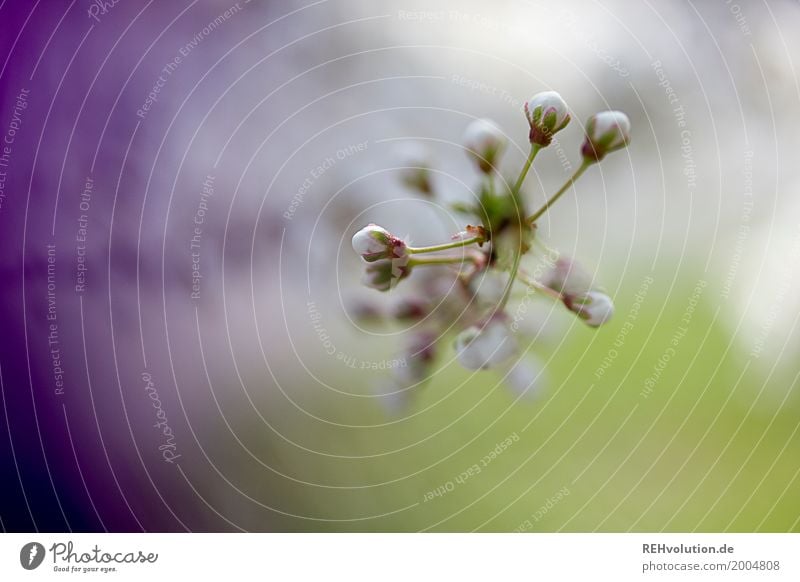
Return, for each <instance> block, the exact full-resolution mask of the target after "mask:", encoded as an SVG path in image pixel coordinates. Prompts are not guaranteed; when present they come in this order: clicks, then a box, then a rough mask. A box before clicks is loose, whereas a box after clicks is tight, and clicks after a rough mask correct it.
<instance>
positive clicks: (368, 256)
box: [352, 224, 406, 263]
mask: <svg viewBox="0 0 800 582" xmlns="http://www.w3.org/2000/svg"><path fill="white" fill-rule="evenodd" d="M352 242H353V250H354V251H355V252H357V253H358V254H359V255H361V258H362V259H364V260H365V261H367V262H368V263H372V262H374V261H378V260H380V259H392V258H395V259H399V258H402V257H404V256H406V243H405V242H404V241H403V240H402V239H400V238H398V237H396V236H394V235H393V234H392V233H390V232H389V231H388V230H386V229H385V228H383V227H380V226H378V225H377V224H368V225H367V226H365V227H364V228H362V229H361V230H359V231H358V232H357V233H355V234H354V235H353V241H352Z"/></svg>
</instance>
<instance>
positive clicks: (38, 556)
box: [19, 542, 45, 570]
mask: <svg viewBox="0 0 800 582" xmlns="http://www.w3.org/2000/svg"><path fill="white" fill-rule="evenodd" d="M44 553H45V552H44V546H43V545H42V544H40V543H39V542H28V543H27V544H25V545H24V546H22V549H21V550H20V551H19V563H20V564H22V567H23V568H25V569H26V570H35V569H36V568H38V567H39V566H41V565H42V562H43V561H44Z"/></svg>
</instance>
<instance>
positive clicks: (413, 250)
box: [406, 236, 483, 255]
mask: <svg viewBox="0 0 800 582" xmlns="http://www.w3.org/2000/svg"><path fill="white" fill-rule="evenodd" d="M477 242H483V238H482V237H479V236H476V237H473V238H467V239H464V240H456V241H453V242H450V243H444V244H441V245H433V246H430V247H406V251H407V252H408V254H410V255H418V254H421V253H433V252H436V251H446V250H447V249H454V248H457V247H465V246H467V245H471V244H473V243H477Z"/></svg>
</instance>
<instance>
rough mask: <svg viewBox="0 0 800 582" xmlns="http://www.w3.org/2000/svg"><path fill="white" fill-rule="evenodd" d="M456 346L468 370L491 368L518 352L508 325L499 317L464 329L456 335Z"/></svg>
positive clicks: (459, 358)
mask: <svg viewBox="0 0 800 582" xmlns="http://www.w3.org/2000/svg"><path fill="white" fill-rule="evenodd" d="M455 348H456V354H457V356H458V361H459V362H460V363H461V365H462V366H464V367H465V368H467V369H468V370H480V369H484V368H491V367H493V366H496V365H497V364H500V363H502V362H504V361H505V360H507V359H508V358H510V357H511V356H513V355H514V354H515V353H516V352H517V345H516V342H515V341H514V338H513V337H512V336H511V333H510V332H509V329H508V326H507V325H506V323H505V321H503V320H502V319H501V318H499V317H495V318H492V319H491V320H489V321H488V322H487V323H485V324H484V325H482V326H481V325H473V326H470V327H469V328H467V329H466V330H464V331H462V332H461V333H460V334H458V337H456V342H455Z"/></svg>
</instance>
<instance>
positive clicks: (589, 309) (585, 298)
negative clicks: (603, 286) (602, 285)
mask: <svg viewBox="0 0 800 582" xmlns="http://www.w3.org/2000/svg"><path fill="white" fill-rule="evenodd" d="M565 303H567V307H569V309H570V311H573V312H575V313H576V314H577V315H578V317H580V318H581V319H582V320H583V321H584V322H585V323H586V325H588V326H590V327H600V326H601V325H603V324H604V323H605V322H607V321H608V320H609V319H611V316H612V315H614V303H613V301H611V297H609V296H608V295H606V294H605V293H603V292H601V291H589V292H588V293H585V294H583V295H578V296H576V297H571V298H569V300H568V301H565Z"/></svg>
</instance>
